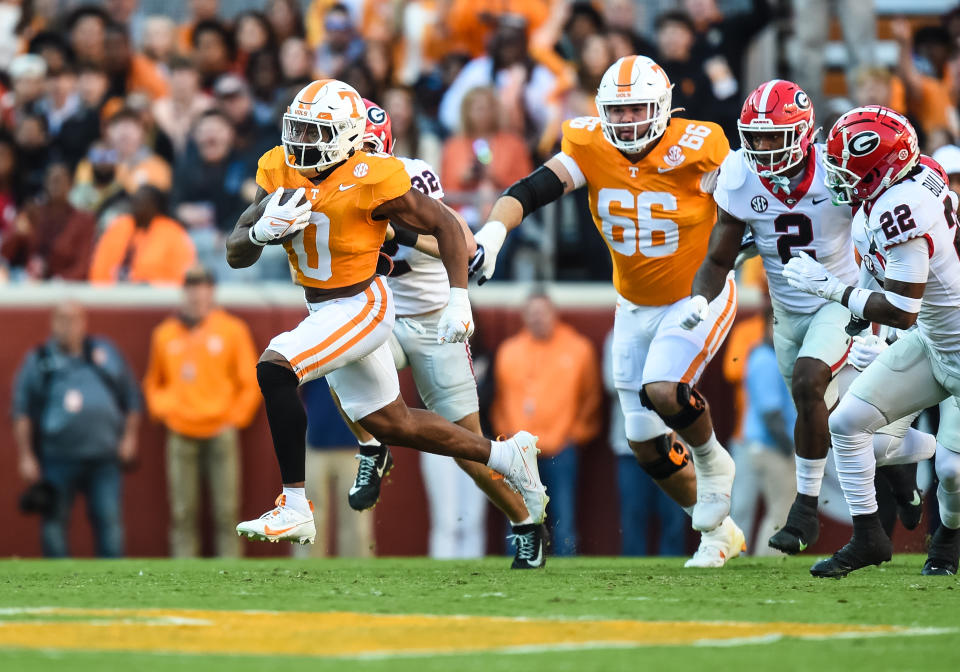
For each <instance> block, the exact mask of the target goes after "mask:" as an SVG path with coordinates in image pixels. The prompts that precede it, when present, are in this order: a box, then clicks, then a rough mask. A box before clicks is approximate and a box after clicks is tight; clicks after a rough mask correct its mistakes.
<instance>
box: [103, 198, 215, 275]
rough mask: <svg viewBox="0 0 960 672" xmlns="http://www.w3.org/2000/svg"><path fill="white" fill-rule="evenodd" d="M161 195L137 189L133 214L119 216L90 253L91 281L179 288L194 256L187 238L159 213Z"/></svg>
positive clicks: (191, 245) (133, 199)
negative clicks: (138, 283)
mask: <svg viewBox="0 0 960 672" xmlns="http://www.w3.org/2000/svg"><path fill="white" fill-rule="evenodd" d="M162 201H163V194H161V193H160V192H158V191H157V190H156V189H154V188H152V187H140V188H139V189H138V190H137V191H136V192H134V194H133V197H132V199H131V206H132V209H133V214H132V215H120V216H119V217H117V218H116V219H114V220H113V222H111V223H110V226H109V227H107V230H106V231H105V232H104V233H103V236H101V237H100V240H99V241H98V242H97V247H96V249H95V250H94V253H93V263H92V264H91V267H90V282H94V283H99V284H112V283H115V282H122V281H126V282H140V283H148V284H151V285H181V284H183V279H184V276H185V275H186V272H187V269H189V268H190V267H191V266H193V264H194V262H195V261H196V257H197V253H196V250H195V249H194V246H193V241H192V240H190V236H189V235H187V232H186V231H184V229H183V227H182V226H180V224H179V223H178V222H177V221H176V220H173V219H170V218H169V217H165V216H164V215H162V214H160V213H161V212H162V210H163V207H162Z"/></svg>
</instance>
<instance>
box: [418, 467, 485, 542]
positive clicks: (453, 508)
mask: <svg viewBox="0 0 960 672" xmlns="http://www.w3.org/2000/svg"><path fill="white" fill-rule="evenodd" d="M420 475H421V477H422V478H423V489H424V492H425V494H426V496H427V509H428V510H429V512H430V533H429V536H428V537H427V555H429V556H430V557H431V558H434V559H436V560H451V559H454V558H482V557H483V556H484V555H486V551H487V535H486V519H487V498H486V496H485V495H484V494H483V491H482V490H480V488H478V487H477V484H476V483H475V482H474V480H473V479H472V478H470V476H468V475H467V472H465V471H464V470H463V469H461V468H460V467H459V466H457V463H456V462H455V461H454V460H453V459H452V458H450V457H446V456H444V455H434V454H432V453H421V454H420Z"/></svg>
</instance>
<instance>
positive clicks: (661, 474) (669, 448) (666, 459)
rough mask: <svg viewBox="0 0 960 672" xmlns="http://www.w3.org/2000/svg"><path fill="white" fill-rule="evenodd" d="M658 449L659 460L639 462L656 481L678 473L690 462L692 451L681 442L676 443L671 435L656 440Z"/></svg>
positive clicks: (664, 435) (662, 435)
mask: <svg viewBox="0 0 960 672" xmlns="http://www.w3.org/2000/svg"><path fill="white" fill-rule="evenodd" d="M654 442H655V443H656V449H657V459H655V460H653V461H651V462H640V461H639V460H638V462H639V464H640V468H641V469H643V470H644V471H645V472H647V473H648V474H649V475H650V478H652V479H653V480H655V481H662V480H663V479H665V478H667V477H669V476H672V475H673V474H675V473H677V472H678V471H680V470H681V469H683V468H684V467H685V466H687V463H688V462H690V451H688V450H687V447H686V446H685V445H683V444H682V443H680V442H679V441H674V440H673V437H672V436H671V435H670V434H661V435H660V436H658V437H657V438H656V439H654Z"/></svg>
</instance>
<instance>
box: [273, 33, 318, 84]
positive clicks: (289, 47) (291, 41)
mask: <svg viewBox="0 0 960 672" xmlns="http://www.w3.org/2000/svg"><path fill="white" fill-rule="evenodd" d="M312 59H313V57H312V54H311V52H310V48H309V47H308V46H307V43H306V42H305V41H304V40H303V39H302V38H299V37H291V38H288V39H287V40H285V41H284V43H283V46H282V47H280V72H281V74H282V75H283V85H284V86H285V87H286V88H287V89H288V90H290V89H296V90H297V91H299V90H300V89H301V88H303V86H306V85H307V84H309V83H310V82H311V81H312V79H313V76H312V68H313V60H312ZM293 93H295V91H294V92H293ZM293 93H291V94H290V96H292V95H293Z"/></svg>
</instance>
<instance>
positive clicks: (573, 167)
mask: <svg viewBox="0 0 960 672" xmlns="http://www.w3.org/2000/svg"><path fill="white" fill-rule="evenodd" d="M553 158H555V159H556V160H557V161H559V162H560V163H561V164H563V167H564V168H566V169H567V172H568V173H570V177H572V178H573V188H574V189H579V188H580V187H582V186H583V185H585V184H586V183H587V178H586V177H584V175H583V171H582V170H580V166H579V164H577V160H576V159H574V158H573V157H572V156H570V155H569V154H568V153H567V152H565V151H559V152H557V153H556V154H555V155H554V157H553Z"/></svg>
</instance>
